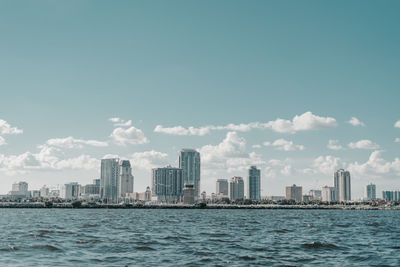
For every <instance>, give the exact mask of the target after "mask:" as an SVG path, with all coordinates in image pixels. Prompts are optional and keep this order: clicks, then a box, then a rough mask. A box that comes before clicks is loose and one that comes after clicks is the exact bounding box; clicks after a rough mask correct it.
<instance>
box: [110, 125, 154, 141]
mask: <svg viewBox="0 0 400 267" xmlns="http://www.w3.org/2000/svg"><path fill="white" fill-rule="evenodd" d="M110 137H111V138H112V139H113V140H114V141H115V142H116V143H117V144H118V145H127V144H132V145H138V144H146V143H148V142H149V140H148V139H147V138H146V136H145V135H144V133H143V131H142V130H140V129H138V128H135V127H133V126H131V127H129V128H128V129H124V128H121V127H118V128H115V129H114V131H113V132H112V133H111V135H110Z"/></svg>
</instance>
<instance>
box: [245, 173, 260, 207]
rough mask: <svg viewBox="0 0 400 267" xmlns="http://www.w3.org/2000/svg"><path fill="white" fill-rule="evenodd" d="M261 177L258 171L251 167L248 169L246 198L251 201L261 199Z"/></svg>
mask: <svg viewBox="0 0 400 267" xmlns="http://www.w3.org/2000/svg"><path fill="white" fill-rule="evenodd" d="M260 180H261V175H260V169H257V167H256V166H251V167H250V169H249V180H248V183H249V184H248V198H249V199H253V200H260V199H261V181H260Z"/></svg>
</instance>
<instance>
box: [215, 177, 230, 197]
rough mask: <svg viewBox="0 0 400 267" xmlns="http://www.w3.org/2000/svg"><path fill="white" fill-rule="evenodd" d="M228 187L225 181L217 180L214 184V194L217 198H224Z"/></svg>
mask: <svg viewBox="0 0 400 267" xmlns="http://www.w3.org/2000/svg"><path fill="white" fill-rule="evenodd" d="M228 188H229V185H228V180H227V179H218V180H217V183H216V189H215V193H216V194H217V196H226V197H228V191H229V189H228Z"/></svg>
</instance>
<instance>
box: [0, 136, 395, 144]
mask: <svg viewBox="0 0 400 267" xmlns="http://www.w3.org/2000/svg"><path fill="white" fill-rule="evenodd" d="M394 142H396V143H400V138H398V137H397V138H396V139H394ZM0 143H1V142H0Z"/></svg>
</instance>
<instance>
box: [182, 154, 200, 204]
mask: <svg viewBox="0 0 400 267" xmlns="http://www.w3.org/2000/svg"><path fill="white" fill-rule="evenodd" d="M179 168H181V169H182V171H183V182H184V183H185V184H186V183H187V184H193V186H194V195H195V199H197V198H199V196H200V153H199V152H197V151H196V150H194V149H182V150H181V151H180V153H179Z"/></svg>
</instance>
